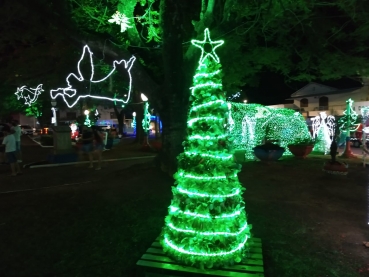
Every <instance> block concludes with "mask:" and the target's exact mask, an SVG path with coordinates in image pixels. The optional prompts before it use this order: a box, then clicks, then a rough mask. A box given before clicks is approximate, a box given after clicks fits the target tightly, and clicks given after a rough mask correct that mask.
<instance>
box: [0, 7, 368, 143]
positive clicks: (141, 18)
mask: <svg viewBox="0 0 369 277" xmlns="http://www.w3.org/2000/svg"><path fill="white" fill-rule="evenodd" d="M0 5H1V9H0V18H1V26H0V28H1V33H2V36H1V38H0V40H1V44H0V60H1V64H2V67H1V69H0V71H1V75H0V76H1V78H2V85H3V86H2V88H1V94H0V98H1V99H2V100H4V99H5V98H6V97H9V96H10V95H12V94H13V93H14V92H15V89H16V87H17V86H20V85H23V84H27V85H33V86H35V85H38V84H39V83H43V84H44V88H45V93H47V92H48V91H49V90H50V89H52V88H56V87H60V86H61V85H63V84H65V76H66V75H67V74H68V73H69V72H73V70H75V66H76V61H77V60H78V58H79V56H80V54H81V51H82V47H83V46H84V45H86V44H88V45H89V47H90V48H91V49H92V51H93V52H94V55H95V57H96V58H97V59H99V60H100V62H101V63H102V64H104V63H105V64H107V65H112V62H113V60H115V59H129V58H130V57H131V56H132V55H135V56H136V57H137V61H136V63H135V66H134V68H133V69H132V77H133V86H134V88H135V90H137V91H140V92H144V93H145V94H146V95H148V96H149V99H150V101H151V103H152V105H153V106H154V107H155V108H156V109H157V110H158V111H159V113H161V114H162V115H163V125H164V128H166V127H165V126H167V127H168V126H172V123H173V124H174V125H176V124H178V126H176V127H173V128H172V130H171V132H173V130H174V129H179V128H182V129H185V128H184V126H185V116H181V118H177V121H179V123H175V122H172V123H171V120H172V119H170V118H171V117H174V116H175V114H176V113H179V114H186V112H187V108H188V96H189V90H188V87H189V86H190V85H191V77H192V74H193V72H194V69H195V65H196V61H197V59H198V57H199V52H198V50H197V49H196V48H195V47H193V46H191V43H190V40H191V39H193V38H198V37H201V36H202V34H203V30H204V29H205V27H209V28H210V29H211V31H212V36H213V37H214V39H224V40H225V44H224V47H222V48H220V49H219V51H218V55H219V56H220V59H221V62H222V65H223V88H224V90H225V91H226V92H227V93H228V95H229V94H233V93H235V92H237V91H239V89H240V88H242V87H244V88H246V89H245V90H244V91H246V94H247V89H248V88H252V87H258V86H259V85H260V77H261V76H262V75H263V74H265V73H266V72H273V73H275V74H278V75H280V76H283V78H284V79H285V82H293V81H299V82H301V81H303V82H309V81H313V80H331V79H339V78H342V77H345V76H346V77H350V78H357V77H360V76H361V75H365V74H367V72H368V64H369V52H368V47H369V21H368V20H367V18H369V7H368V5H367V4H366V1H365V0H338V1H331V2H326V1H323V0H276V1H273V0H261V1H251V0H193V1H188V0H139V1H138V0H104V1H101V0H64V1H57V0H37V1H36V0H35V1H29V0H19V1H11V0H4V1H1V4H0ZM114 16H115V17H114ZM117 18H118V19H119V20H125V21H124V22H125V23H124V25H122V24H120V23H117V20H118V19H117ZM270 94H273V84H270ZM167 107H170V109H174V110H176V111H168V109H166V108H167ZM5 108H6V107H3V109H5ZM170 128H171V127H170ZM170 128H169V129H170ZM177 144H178V143H177Z"/></svg>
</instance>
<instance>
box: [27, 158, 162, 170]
mask: <svg viewBox="0 0 369 277" xmlns="http://www.w3.org/2000/svg"><path fill="white" fill-rule="evenodd" d="M150 158H155V156H144V157H132V158H120V159H107V160H102V162H117V161H129V160H139V159H150ZM87 163H89V161H83V162H72V163H60V164H40V165H31V164H26V165H23V168H25V167H28V168H41V167H56V166H68V165H76V164H87Z"/></svg>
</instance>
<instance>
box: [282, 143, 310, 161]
mask: <svg viewBox="0 0 369 277" xmlns="http://www.w3.org/2000/svg"><path fill="white" fill-rule="evenodd" d="M314 144H315V141H314V140H313V139H312V138H306V139H300V140H297V141H295V142H294V143H292V144H289V145H287V147H288V150H290V151H291V153H292V154H293V155H294V156H295V157H296V158H298V159H305V158H306V156H307V155H309V154H310V153H311V151H313V148H314Z"/></svg>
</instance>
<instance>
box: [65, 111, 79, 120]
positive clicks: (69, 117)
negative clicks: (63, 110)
mask: <svg viewBox="0 0 369 277" xmlns="http://www.w3.org/2000/svg"><path fill="white" fill-rule="evenodd" d="M76 118H77V114H76V113H73V112H67V119H69V120H75V119H76Z"/></svg>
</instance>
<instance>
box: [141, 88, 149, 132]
mask: <svg viewBox="0 0 369 277" xmlns="http://www.w3.org/2000/svg"><path fill="white" fill-rule="evenodd" d="M141 99H142V101H144V102H145V106H144V117H143V119H142V128H143V129H144V131H146V132H149V131H150V122H151V114H150V112H149V102H148V101H149V99H148V98H147V97H146V95H145V94H143V93H141Z"/></svg>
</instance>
